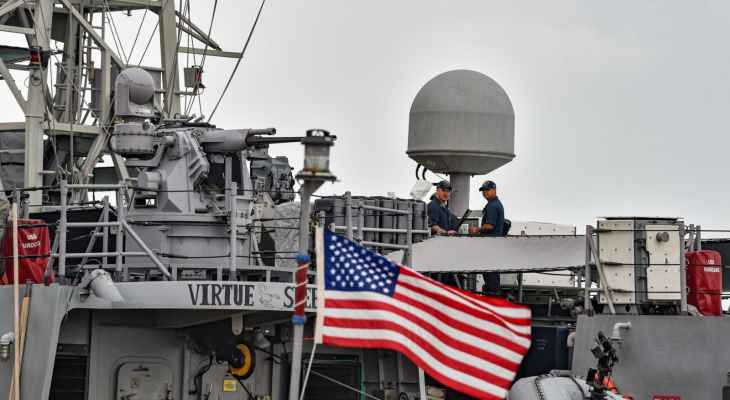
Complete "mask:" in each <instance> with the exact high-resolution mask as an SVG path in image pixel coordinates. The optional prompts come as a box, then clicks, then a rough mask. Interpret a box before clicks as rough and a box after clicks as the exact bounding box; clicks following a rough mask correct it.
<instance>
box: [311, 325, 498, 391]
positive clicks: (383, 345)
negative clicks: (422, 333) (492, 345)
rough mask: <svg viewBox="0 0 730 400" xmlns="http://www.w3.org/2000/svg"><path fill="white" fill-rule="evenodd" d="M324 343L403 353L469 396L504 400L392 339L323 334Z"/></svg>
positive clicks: (445, 383)
mask: <svg viewBox="0 0 730 400" xmlns="http://www.w3.org/2000/svg"><path fill="white" fill-rule="evenodd" d="M322 341H323V343H324V344H331V345H335V346H341V347H359V348H371V349H372V348H378V349H391V350H395V351H399V352H401V353H403V354H404V355H405V356H406V357H408V358H409V359H410V360H411V361H413V363H414V364H416V365H417V366H418V367H420V368H421V369H423V370H424V371H425V372H426V373H427V374H428V375H429V376H431V377H433V378H434V379H436V380H438V381H439V382H441V383H443V384H444V385H446V386H448V387H450V388H453V389H455V390H458V391H460V392H462V393H464V394H467V395H469V396H473V397H476V398H478V399H484V400H504V398H503V397H498V396H495V395H493V394H491V393H489V392H486V391H483V390H479V389H478V388H475V387H472V386H468V385H465V384H463V383H461V382H459V381H456V380H453V379H451V378H449V377H448V376H447V375H446V374H443V373H441V372H439V371H437V370H436V369H435V368H433V367H431V365H430V364H429V363H427V362H425V361H423V359H421V358H420V357H419V356H417V355H416V353H415V352H413V351H411V350H410V349H409V348H407V347H406V346H404V345H402V344H400V343H398V342H396V341H392V340H360V339H348V338H341V337H335V336H328V335H324V336H323V337H322Z"/></svg>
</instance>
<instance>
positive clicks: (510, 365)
mask: <svg viewBox="0 0 730 400" xmlns="http://www.w3.org/2000/svg"><path fill="white" fill-rule="evenodd" d="M325 308H347V309H369V310H372V309H380V310H386V311H390V312H392V313H394V314H397V315H399V316H401V317H403V318H405V319H407V320H409V321H411V322H413V323H414V324H416V325H418V326H419V327H420V328H422V329H424V330H426V331H427V332H429V333H430V334H432V335H434V336H436V337H437V338H438V339H440V340H441V341H442V342H444V343H445V344H447V345H449V346H451V347H453V348H456V349H458V350H461V351H463V352H464V353H468V354H472V355H474V356H476V357H479V358H482V359H484V360H487V361H489V362H491V363H492V364H496V365H499V366H500V367H503V368H506V369H509V370H516V369H517V368H518V367H519V363H515V362H514V361H510V360H508V359H506V358H503V357H501V356H500V355H498V354H495V353H492V352H490V351H488V350H485V349H481V348H479V347H476V346H473V345H471V344H469V343H466V342H464V341H463V340H468V338H464V339H463V340H459V339H455V338H454V337H453V336H450V335H449V334H447V333H445V332H444V331H442V330H440V329H438V328H436V327H435V326H433V325H432V324H430V323H428V322H426V321H425V320H423V319H421V318H419V317H418V316H416V315H413V314H411V313H409V312H407V311H404V310H402V309H400V308H398V307H396V306H393V305H391V304H388V303H383V302H379V301H367V300H333V299H327V300H325ZM327 318H334V317H326V318H325V321H327ZM351 321H354V320H351ZM358 321H361V320H358ZM442 322H443V321H442ZM325 324H326V322H325ZM444 324H445V325H450V326H451V327H453V328H455V329H456V327H454V326H453V325H452V324H449V323H446V322H444ZM458 330H459V331H462V332H463V331H464V330H462V329H458ZM466 333H469V334H470V335H472V336H476V337H479V338H481V339H485V341H489V342H492V343H494V344H497V345H500V346H501V347H504V348H505V349H508V350H511V351H512V352H514V353H517V354H521V355H524V350H523V349H522V348H515V345H514V344H512V343H507V344H506V345H503V344H501V343H497V342H496V341H494V340H489V339H486V338H484V337H483V336H484V335H483V334H482V332H476V331H475V330H473V329H472V332H466Z"/></svg>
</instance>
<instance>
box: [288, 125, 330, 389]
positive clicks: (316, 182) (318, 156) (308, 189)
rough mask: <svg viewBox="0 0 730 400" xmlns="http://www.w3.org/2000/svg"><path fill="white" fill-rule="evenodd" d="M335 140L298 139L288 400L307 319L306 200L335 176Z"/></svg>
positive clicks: (313, 133)
mask: <svg viewBox="0 0 730 400" xmlns="http://www.w3.org/2000/svg"><path fill="white" fill-rule="evenodd" d="M336 138H337V137H336V136H332V135H330V133H329V132H327V131H325V130H322V129H310V130H308V131H307V136H306V137H305V138H303V139H302V144H303V145H304V168H302V170H301V171H300V172H299V173H298V174H297V176H296V178H297V179H301V180H302V184H301V187H300V189H299V199H300V200H301V207H300V210H299V252H298V254H297V270H296V273H295V274H294V282H295V284H296V287H295V290H294V315H292V338H291V341H292V350H291V374H290V375H289V400H299V379H300V378H301V376H300V375H301V373H302V342H303V340H304V324H305V323H306V322H307V316H306V315H305V314H304V308H305V306H306V303H307V283H308V277H307V272H309V264H310V261H311V260H310V258H309V221H310V215H309V213H310V210H311V204H309V198H310V197H311V195H312V193H314V192H315V191H316V190H317V189H318V188H319V187H320V186H322V184H323V183H325V182H327V181H334V180H335V176H334V175H332V173H330V170H329V154H330V147H331V146H332V145H333V144H334V142H335V139H336Z"/></svg>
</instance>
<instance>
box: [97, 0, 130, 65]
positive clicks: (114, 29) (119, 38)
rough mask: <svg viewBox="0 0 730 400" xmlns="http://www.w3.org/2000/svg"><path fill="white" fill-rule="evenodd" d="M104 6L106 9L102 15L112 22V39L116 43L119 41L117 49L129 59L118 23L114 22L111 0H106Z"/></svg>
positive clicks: (124, 57)
mask: <svg viewBox="0 0 730 400" xmlns="http://www.w3.org/2000/svg"><path fill="white" fill-rule="evenodd" d="M104 8H105V9H106V10H105V11H102V16H104V17H106V19H107V21H109V24H110V27H111V29H110V31H111V34H112V39H113V40H114V43H117V41H118V42H119V46H118V48H117V51H118V52H119V54H120V55H121V56H122V58H123V59H127V53H126V52H125V51H124V43H123V42H122V36H121V35H120V34H119V30H118V29H117V24H116V23H115V22H114V15H112V11H111V7H109V2H108V1H107V0H104Z"/></svg>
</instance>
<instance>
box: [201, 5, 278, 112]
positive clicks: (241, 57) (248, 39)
mask: <svg viewBox="0 0 730 400" xmlns="http://www.w3.org/2000/svg"><path fill="white" fill-rule="evenodd" d="M264 4H266V0H261V7H259V12H258V14H256V19H255V20H254V21H253V25H252V26H251V30H250V31H249V32H248V37H247V38H246V43H245V44H244V45H243V49H242V50H241V54H240V55H239V56H238V60H237V61H236V65H235V66H234V67H233V71H232V72H231V75H230V76H229V77H228V82H226V86H225V87H224V88H223V91H222V92H221V95H220V97H219V98H218V101H217V102H216V103H215V107H213V111H211V113H210V116H208V122H210V120H211V119H212V118H213V115H215V112H216V111H217V110H218V106H219V105H220V104H221V100H223V96H225V95H226V91H228V87H229V86H230V85H231V81H232V80H233V76H234V75H235V74H236V71H237V70H238V66H239V65H241V60H243V56H244V54H246V49H247V48H248V44H249V42H250V41H251V37H252V36H253V32H254V30H256V25H257V24H258V23H259V17H261V11H262V10H263V9H264Z"/></svg>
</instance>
